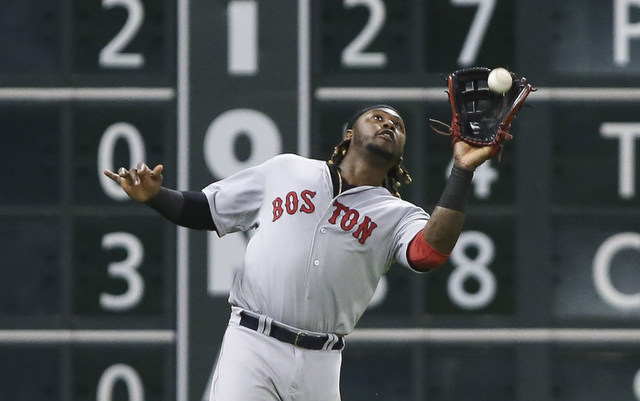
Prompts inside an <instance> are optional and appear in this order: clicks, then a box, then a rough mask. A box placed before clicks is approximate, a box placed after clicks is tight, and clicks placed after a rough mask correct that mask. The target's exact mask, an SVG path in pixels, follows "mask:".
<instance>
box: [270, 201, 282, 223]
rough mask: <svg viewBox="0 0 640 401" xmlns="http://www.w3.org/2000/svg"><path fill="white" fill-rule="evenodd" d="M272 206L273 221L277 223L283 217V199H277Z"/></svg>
mask: <svg viewBox="0 0 640 401" xmlns="http://www.w3.org/2000/svg"><path fill="white" fill-rule="evenodd" d="M271 204H272V205H273V220H271V221H276V220H278V219H279V218H280V217H281V216H282V199H281V198H275V199H274V200H273V202H271Z"/></svg>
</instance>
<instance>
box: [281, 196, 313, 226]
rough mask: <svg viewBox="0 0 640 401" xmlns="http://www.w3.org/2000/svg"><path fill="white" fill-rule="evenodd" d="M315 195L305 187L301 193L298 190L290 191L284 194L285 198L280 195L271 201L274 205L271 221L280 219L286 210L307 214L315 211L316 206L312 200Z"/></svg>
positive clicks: (291, 213)
mask: <svg viewBox="0 0 640 401" xmlns="http://www.w3.org/2000/svg"><path fill="white" fill-rule="evenodd" d="M314 196H316V193H315V192H313V191H310V190H308V189H305V190H304V191H302V192H301V193H300V194H298V192H296V191H290V192H288V193H287V194H286V195H285V196H284V200H283V199H282V198H281V197H279V196H278V197H277V198H275V199H274V200H273V202H271V204H272V205H273V220H271V221H276V220H278V219H279V218H280V217H282V215H283V214H284V212H285V211H286V212H287V213H288V214H290V215H294V214H296V212H302V213H307V214H311V213H313V212H315V210H316V206H315V205H314V204H313V200H312V199H313V197H314ZM301 200H302V201H301Z"/></svg>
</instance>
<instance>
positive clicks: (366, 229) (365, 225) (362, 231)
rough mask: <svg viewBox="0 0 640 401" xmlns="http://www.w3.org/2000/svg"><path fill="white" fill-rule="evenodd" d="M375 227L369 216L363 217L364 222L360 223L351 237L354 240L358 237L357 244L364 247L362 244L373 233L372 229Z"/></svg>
mask: <svg viewBox="0 0 640 401" xmlns="http://www.w3.org/2000/svg"><path fill="white" fill-rule="evenodd" d="M376 227H378V225H377V224H376V223H374V222H373V221H371V219H370V218H369V216H364V221H363V222H362V223H360V225H359V226H358V229H357V230H356V232H354V233H353V236H354V237H355V238H358V237H360V238H359V239H358V242H359V243H361V244H363V245H364V242H365V241H366V240H367V238H369V236H370V235H371V233H372V232H373V229H374V228H376Z"/></svg>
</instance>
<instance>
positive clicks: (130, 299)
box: [100, 232, 144, 311]
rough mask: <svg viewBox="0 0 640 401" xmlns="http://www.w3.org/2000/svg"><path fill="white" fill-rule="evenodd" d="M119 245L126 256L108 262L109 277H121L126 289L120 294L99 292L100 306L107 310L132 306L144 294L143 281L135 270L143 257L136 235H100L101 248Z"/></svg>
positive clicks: (119, 233) (125, 308) (121, 309)
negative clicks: (118, 260) (125, 252)
mask: <svg viewBox="0 0 640 401" xmlns="http://www.w3.org/2000/svg"><path fill="white" fill-rule="evenodd" d="M117 247H121V248H124V249H125V250H126V251H127V257H126V258H125V259H124V260H122V261H120V262H113V263H110V264H109V268H108V274H109V277H113V278H121V279H123V280H125V281H126V282H127V287H128V288H127V291H126V292H125V293H124V294H121V295H111V294H106V293H102V294H100V306H101V307H103V308H104V309H107V310H113V311H123V310H128V309H131V308H134V307H135V306H136V305H138V304H139V303H140V300H141V299H142V295H143V294H144V281H143V280H142V277H141V276H140V273H139V272H138V271H137V269H138V267H140V265H141V264H142V261H143V259H144V248H143V247H142V243H141V242H140V240H139V239H138V238H136V236H134V235H132V234H129V233H125V232H115V233H109V234H107V235H105V236H104V237H102V249H105V250H109V249H112V248H117Z"/></svg>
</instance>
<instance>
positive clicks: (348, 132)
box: [344, 129, 353, 139]
mask: <svg viewBox="0 0 640 401" xmlns="http://www.w3.org/2000/svg"><path fill="white" fill-rule="evenodd" d="M352 136H353V129H348V130H346V131H345V132H344V139H351V137H352Z"/></svg>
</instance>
